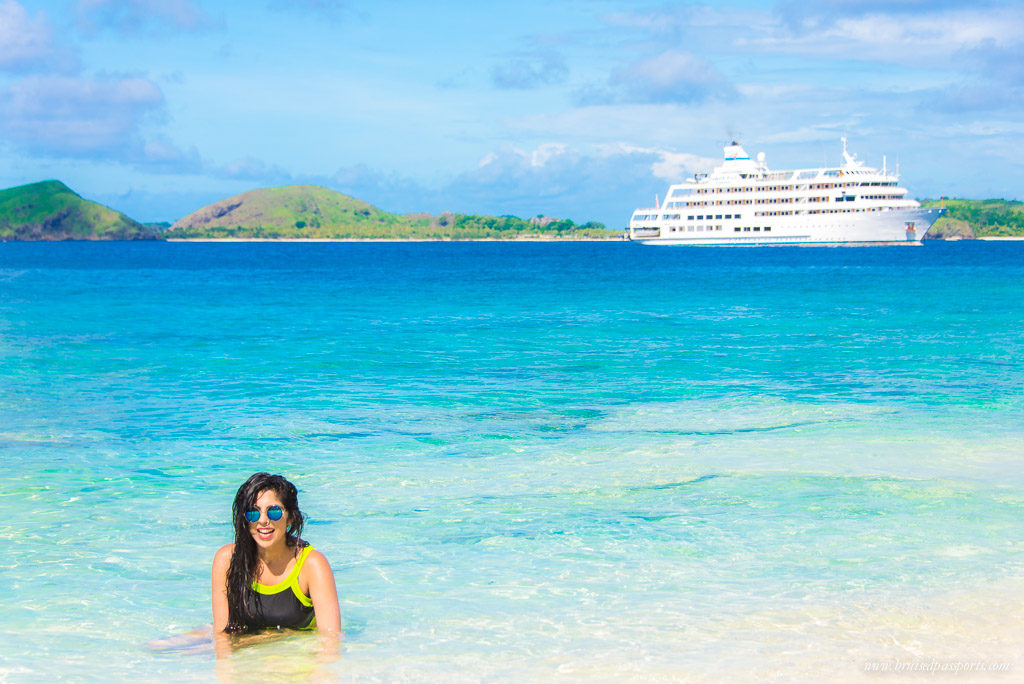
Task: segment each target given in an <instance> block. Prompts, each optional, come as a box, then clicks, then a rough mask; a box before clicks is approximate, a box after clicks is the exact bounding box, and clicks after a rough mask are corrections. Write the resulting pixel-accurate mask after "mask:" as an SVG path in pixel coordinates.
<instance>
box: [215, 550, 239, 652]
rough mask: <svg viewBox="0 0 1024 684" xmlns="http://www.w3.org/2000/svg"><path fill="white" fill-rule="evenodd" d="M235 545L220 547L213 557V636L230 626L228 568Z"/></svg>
mask: <svg viewBox="0 0 1024 684" xmlns="http://www.w3.org/2000/svg"><path fill="white" fill-rule="evenodd" d="M234 550H235V545H234V544H227V545H225V546H222V547H220V548H219V549H218V550H217V553H216V554H214V556H213V572H212V573H211V574H210V602H211V604H212V607H213V634H214V636H216V635H217V634H221V633H223V632H224V628H225V627H227V626H228V566H229V565H231V554H232V552H233V551H234Z"/></svg>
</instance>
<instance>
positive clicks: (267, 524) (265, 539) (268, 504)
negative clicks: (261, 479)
mask: <svg viewBox="0 0 1024 684" xmlns="http://www.w3.org/2000/svg"><path fill="white" fill-rule="evenodd" d="M275 506H276V507H277V508H279V509H281V517H280V518H279V519H277V520H271V519H270V516H269V515H268V514H267V511H269V510H271V509H273V508H274V507H275ZM253 508H255V509H256V510H258V511H259V513H260V518H259V520H257V521H256V522H251V523H249V534H251V535H252V538H253V539H255V540H256V544H257V546H260V547H262V548H265V549H267V548H270V547H272V546H274V545H276V544H283V543H284V541H285V532H287V530H288V511H287V510H286V509H285V507H284V504H283V503H281V499H280V498H279V497H278V496H277V492H275V491H274V490H273V489H265V490H263V491H262V492H260V495H259V496H257V497H256V503H255V504H254V505H253Z"/></svg>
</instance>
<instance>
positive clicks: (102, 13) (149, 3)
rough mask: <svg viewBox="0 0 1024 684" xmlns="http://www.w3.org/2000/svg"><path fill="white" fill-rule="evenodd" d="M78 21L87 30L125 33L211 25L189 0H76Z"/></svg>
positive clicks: (200, 9)
mask: <svg viewBox="0 0 1024 684" xmlns="http://www.w3.org/2000/svg"><path fill="white" fill-rule="evenodd" d="M77 13H78V20H79V24H80V25H81V26H82V28H83V29H85V30H86V31H88V32H96V31H99V30H101V29H105V28H110V29H114V30H116V31H120V32H124V33H134V32H137V31H141V30H146V29H152V30H156V29H164V28H173V29H178V30H186V31H194V30H197V29H201V28H206V27H207V26H210V25H212V23H213V22H212V20H211V19H210V17H209V16H208V15H207V14H206V12H204V11H203V9H202V8H201V7H200V6H199V5H197V4H196V3H195V2H192V1H191V0H78V7H77Z"/></svg>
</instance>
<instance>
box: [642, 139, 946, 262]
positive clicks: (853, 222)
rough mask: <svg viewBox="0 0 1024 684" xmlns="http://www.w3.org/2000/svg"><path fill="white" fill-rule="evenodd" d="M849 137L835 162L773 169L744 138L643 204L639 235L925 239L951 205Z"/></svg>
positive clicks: (881, 241)
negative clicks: (854, 147) (714, 162)
mask: <svg viewBox="0 0 1024 684" xmlns="http://www.w3.org/2000/svg"><path fill="white" fill-rule="evenodd" d="M842 142H843V164H842V166H839V167H835V168H817V169H798V170H796V171H772V170H770V169H769V168H768V167H767V166H766V165H765V163H764V153H763V152H762V153H761V154H759V155H758V156H757V161H753V160H752V159H751V158H750V157H749V156H748V155H747V153H746V152H744V151H743V147H742V146H741V145H740V144H739V143H737V142H733V143H732V144H730V145H728V146H726V148H725V162H724V163H723V164H722V165H721V166H719V167H717V168H715V170H714V171H712V172H711V173H707V174H697V175H695V176H694V177H693V178H692V179H691V180H689V181H687V182H685V183H678V184H676V185H672V186H671V187H669V189H668V194H666V195H665V200H664V201H663V202H660V203H659V202H657V200H656V201H655V206H654V207H653V208H648V209H637V210H636V211H635V212H633V217H632V218H631V219H630V221H629V237H630V239H631V240H635V241H637V242H641V243H643V244H645V245H846V244H859V245H891V244H904V245H905V244H910V245H920V244H921V239H922V238H924V236H925V233H927V232H928V229H929V228H931V226H932V224H933V223H934V222H935V219H937V218H938V217H939V216H940V215H941V214H942V212H943V211H944V209H940V208H936V209H922V208H921V204H920V203H919V202H917V201H916V200H913V199H908V198H907V197H906V195H907V190H906V189H905V188H901V187H900V185H899V179H898V177H897V176H896V175H895V174H892V173H889V172H888V171H886V168H885V162H884V160H883V163H882V170H881V171H879V170H878V169H873V168H870V167H867V166H865V165H864V163H863V162H860V161H857V155H855V154H850V153H849V152H848V151H847V149H846V138H842Z"/></svg>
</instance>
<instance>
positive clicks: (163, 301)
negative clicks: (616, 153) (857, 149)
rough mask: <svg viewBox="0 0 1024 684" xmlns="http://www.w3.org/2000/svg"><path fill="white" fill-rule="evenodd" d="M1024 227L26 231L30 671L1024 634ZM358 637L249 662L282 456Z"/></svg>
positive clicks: (747, 669) (817, 669) (400, 665)
mask: <svg viewBox="0 0 1024 684" xmlns="http://www.w3.org/2000/svg"><path fill="white" fill-rule="evenodd" d="M1021 282H1024V244H1022V243H1013V244H1007V243H999V244H992V243H965V242H961V243H950V244H944V243H935V244H933V243H929V244H928V245H926V246H925V247H922V248H864V249H827V248H792V249H790V248H777V249H764V250H757V249H752V250H735V249H734V250H729V249H713V248H708V249H700V250H696V249H695V250H687V249H670V248H660V249H659V248H645V247H641V246H638V245H634V244H630V243H578V244H509V243H454V244H443V243H419V244H266V243H257V244H183V243H171V244H129V243H101V244H80V243H55V244H42V243H24V244H19V243H0V454H2V459H3V461H2V462H3V465H4V476H3V478H2V479H0V515H2V519H3V524H2V525H0V542H2V544H3V546H4V549H5V552H4V554H3V555H2V556H0V638H2V640H3V642H4V644H5V647H4V649H2V650H0V679H4V678H6V679H10V680H15V681H18V680H36V679H40V678H44V677H52V676H58V677H64V678H71V679H78V680H91V679H101V678H111V677H114V678H117V679H123V678H129V677H131V678H135V679H139V680H143V681H155V680H161V679H163V680H170V679H174V680H178V679H185V680H200V681H204V680H211V679H214V678H215V677H218V676H220V677H222V678H230V677H231V675H232V673H234V674H235V675H240V676H243V678H244V675H245V674H246V673H250V674H251V673H252V672H261V671H268V670H271V671H275V672H278V673H282V674H283V675H294V676H306V675H309V674H310V672H311V671H313V670H316V671H317V672H319V673H320V674H325V673H326V674H327V675H337V676H338V677H341V678H343V679H344V678H356V679H376V680H394V679H410V680H423V681H437V680H442V679H456V680H468V681H473V680H481V679H482V680H534V681H536V680H553V679H556V680H561V679H565V680H574V679H594V678H597V679H627V680H628V679H634V680H679V679H683V680H689V681H716V680H717V681H721V680H723V679H725V680H728V679H744V680H751V679H756V680H759V681H773V680H778V681H787V680H791V679H793V678H797V679H800V678H805V679H812V678H816V677H821V676H823V675H827V676H829V677H830V678H833V679H839V680H848V679H857V678H860V677H864V676H868V675H866V674H864V669H865V666H866V664H867V663H871V662H881V661H885V662H897V661H898V662H911V661H913V662H921V661H927V660H935V661H940V662H950V661H958V660H959V661H967V660H973V661H985V662H989V663H1011V664H1012V665H1013V666H1015V671H1016V672H1017V673H1019V672H1020V668H1021V667H1024V665H1022V664H1021V662H1020V660H1021V656H1022V646H1021V644H1024V628H1022V625H1024V619H1022V618H1024V615H1022V607H1021V602H1020V596H1022V595H1024V526H1022V524H1021V523H1022V520H1024V468H1022V465H1024V391H1022V388H1024V326H1022V318H1024V316H1022V314H1024V303H1022V299H1021V296H1020V293H1021V285H1020V284H1021ZM256 470H269V471H271V472H279V473H282V474H284V475H286V476H287V477H289V478H290V479H292V480H293V481H294V482H295V483H296V484H297V485H298V487H299V490H300V501H301V503H302V507H303V509H304V510H305V511H306V513H307V514H308V517H309V524H308V527H307V529H306V534H305V537H306V538H307V539H308V540H309V541H310V542H311V543H312V544H313V545H314V546H316V547H317V548H318V549H320V550H322V551H323V552H324V553H325V554H326V555H327V557H328V558H329V559H330V561H331V563H332V566H333V568H334V571H335V577H336V580H337V584H338V590H339V595H340V597H341V607H342V613H343V616H344V621H345V626H346V643H345V647H344V651H343V655H342V657H341V658H340V659H339V660H335V661H333V662H318V655H317V654H318V651H317V645H316V643H314V641H313V640H312V638H311V637H309V636H307V635H293V636H289V637H287V638H285V639H283V640H278V641H274V642H268V643H260V644H255V645H252V646H249V647H246V648H243V649H240V650H239V651H237V652H236V653H235V654H234V655H233V656H232V657H230V658H227V659H220V660H217V659H215V658H214V656H213V653H212V651H211V650H210V649H209V648H204V647H203V645H202V644H201V643H200V644H199V645H198V646H197V647H196V648H195V649H191V650H188V649H182V650H153V649H152V648H149V647H147V644H148V643H149V642H151V641H152V640H155V639H161V638H165V637H168V636H172V635H178V634H182V633H186V632H188V631H189V630H191V629H192V628H194V627H197V626H200V625H203V624H204V623H208V622H209V620H210V617H209V565H210V561H211V560H212V556H213V552H214V551H215V549H216V548H218V547H219V546H220V545H222V544H224V543H226V542H228V541H230V534H231V530H230V526H229V524H228V515H229V509H230V504H231V499H232V496H233V494H234V491H235V489H236V488H237V487H238V485H239V484H240V483H241V482H242V481H243V480H244V479H245V478H246V477H247V476H248V475H249V474H250V473H251V472H253V471H256Z"/></svg>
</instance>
